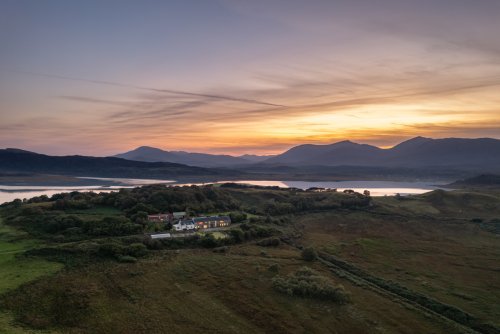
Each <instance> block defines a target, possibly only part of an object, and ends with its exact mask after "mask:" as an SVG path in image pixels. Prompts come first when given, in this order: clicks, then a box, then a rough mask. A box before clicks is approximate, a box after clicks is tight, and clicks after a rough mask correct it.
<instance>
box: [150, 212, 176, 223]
mask: <svg viewBox="0 0 500 334" xmlns="http://www.w3.org/2000/svg"><path fill="white" fill-rule="evenodd" d="M148 220H149V221H150V222H158V223H159V222H167V221H171V220H172V214H171V213H157V214H154V215H148Z"/></svg>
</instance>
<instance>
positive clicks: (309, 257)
mask: <svg viewBox="0 0 500 334" xmlns="http://www.w3.org/2000/svg"><path fill="white" fill-rule="evenodd" d="M301 256H302V259H304V260H305V261H309V262H311V261H314V260H316V259H317V258H318V253H316V250H315V249H314V248H312V247H306V248H304V249H303V250H302V253H301Z"/></svg>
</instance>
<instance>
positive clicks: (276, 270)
mask: <svg viewBox="0 0 500 334" xmlns="http://www.w3.org/2000/svg"><path fill="white" fill-rule="evenodd" d="M267 270H268V271H269V272H271V273H274V274H277V273H279V271H280V265H279V264H277V263H274V264H271V265H270V266H269V268H267Z"/></svg>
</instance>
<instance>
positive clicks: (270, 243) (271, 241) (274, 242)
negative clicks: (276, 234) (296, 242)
mask: <svg viewBox="0 0 500 334" xmlns="http://www.w3.org/2000/svg"><path fill="white" fill-rule="evenodd" d="M280 244H281V241H280V239H279V238H267V239H263V240H260V241H257V245H259V246H263V247H277V246H279V245H280Z"/></svg>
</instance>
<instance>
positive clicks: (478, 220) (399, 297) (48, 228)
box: [0, 184, 500, 333]
mask: <svg viewBox="0 0 500 334" xmlns="http://www.w3.org/2000/svg"><path fill="white" fill-rule="evenodd" d="M167 211H187V212H188V214H190V215H210V214H228V215H230V216H231V218H232V221H233V223H232V224H231V226H230V227H229V228H227V229H222V230H218V231H208V232H204V233H202V232H198V233H192V234H191V235H189V236H187V237H184V238H168V239H160V240H153V239H151V238H150V237H149V235H150V234H152V233H156V232H163V231H164V230H165V226H164V225H162V224H159V223H154V222H150V221H148V220H147V214H148V213H157V212H167ZM0 215H1V221H0V261H1V263H2V264H1V265H2V272H1V273H0V332H5V333H110V332H117V333H145V332H148V333H165V332H169V333H193V332H201V331H203V332H208V333H234V332H239V333H270V332H274V333H306V332H307V333H498V332H499V327H500V323H499V321H498V319H499V317H498V315H499V314H500V308H499V304H498V300H499V299H500V279H499V275H498V272H499V270H500V267H499V266H498V263H500V261H499V259H500V243H499V242H498V236H499V233H500V191H498V190H495V189H460V190H455V191H449V192H446V191H442V190H436V191H433V192H429V193H426V194H423V195H414V196H392V197H390V196H388V197H370V196H369V194H365V195H363V194H357V193H338V192H334V191H325V192H317V191H304V190H299V189H293V188H292V189H280V188H272V187H255V186H245V185H236V184H224V185H207V186H191V187H187V186H184V187H165V186H163V185H152V186H144V187H139V188H134V189H123V190H120V191H117V192H112V193H101V194H96V193H79V192H72V193H65V194H57V195H54V196H52V197H50V198H49V197H47V196H40V197H35V198H32V199H29V200H25V201H20V200H16V201H13V202H10V203H5V204H3V205H2V207H1V208H0Z"/></svg>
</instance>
